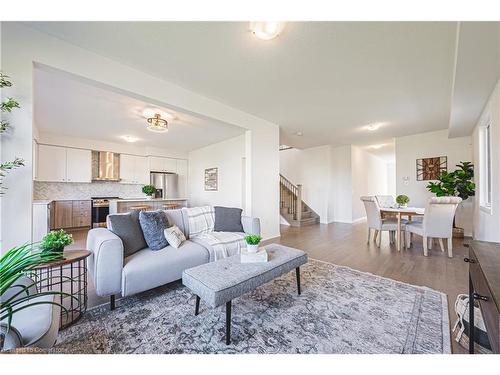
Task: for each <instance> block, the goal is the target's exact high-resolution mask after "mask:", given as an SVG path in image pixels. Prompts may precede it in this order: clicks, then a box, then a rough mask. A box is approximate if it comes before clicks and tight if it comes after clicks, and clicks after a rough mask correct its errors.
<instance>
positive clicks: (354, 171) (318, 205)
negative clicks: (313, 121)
mask: <svg viewBox="0 0 500 375" xmlns="http://www.w3.org/2000/svg"><path fill="white" fill-rule="evenodd" d="M280 173H281V174H282V175H284V176H285V177H286V178H287V179H289V180H290V181H291V182H292V183H294V184H295V185H297V184H302V189H303V200H304V202H306V204H307V205H308V206H310V207H311V208H312V209H313V210H314V211H315V212H316V213H318V214H319V215H320V219H321V223H331V222H334V221H337V222H346V223H351V222H353V221H356V220H360V219H362V218H364V217H365V209H364V206H363V205H362V203H361V200H360V199H359V198H360V197H361V196H363V195H375V194H387V189H388V184H387V180H388V168H387V163H386V161H385V160H383V159H381V158H379V157H377V156H375V155H372V154H370V153H368V152H366V151H365V150H364V149H363V148H362V147H358V146H341V147H332V146H319V147H312V148H307V149H302V150H299V149H289V150H285V151H280Z"/></svg>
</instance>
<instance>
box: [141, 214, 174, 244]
mask: <svg viewBox="0 0 500 375" xmlns="http://www.w3.org/2000/svg"><path fill="white" fill-rule="evenodd" d="M139 222H140V223H141V228H142V233H144V239H145V240H146V243H147V244H148V246H149V248H150V249H151V250H155V251H156V250H161V249H163V248H164V247H167V246H168V241H167V239H166V238H165V235H164V234H163V231H164V230H165V229H166V228H167V227H168V219H167V215H165V212H163V211H162V210H158V211H141V213H140V214H139Z"/></svg>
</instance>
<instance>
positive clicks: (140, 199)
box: [109, 198, 187, 203]
mask: <svg viewBox="0 0 500 375" xmlns="http://www.w3.org/2000/svg"><path fill="white" fill-rule="evenodd" d="M165 201H170V202H172V201H187V198H154V199H147V198H123V199H111V200H110V201H109V202H110V203H111V202H116V203H121V202H124V203H125V202H165Z"/></svg>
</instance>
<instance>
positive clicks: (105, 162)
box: [92, 151, 120, 181]
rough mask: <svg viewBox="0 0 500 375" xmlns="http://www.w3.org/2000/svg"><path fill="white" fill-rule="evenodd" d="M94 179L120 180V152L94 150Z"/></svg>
mask: <svg viewBox="0 0 500 375" xmlns="http://www.w3.org/2000/svg"><path fill="white" fill-rule="evenodd" d="M92 181H120V154H117V153H114V152H108V151H92Z"/></svg>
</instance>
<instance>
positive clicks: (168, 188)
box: [151, 172, 180, 198]
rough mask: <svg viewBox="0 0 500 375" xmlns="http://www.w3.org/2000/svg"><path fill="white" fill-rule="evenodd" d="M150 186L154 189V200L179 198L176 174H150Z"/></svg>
mask: <svg viewBox="0 0 500 375" xmlns="http://www.w3.org/2000/svg"><path fill="white" fill-rule="evenodd" d="M151 185H153V186H154V187H155V188H156V194H155V198H180V197H179V179H178V176H177V174H176V173H162V172H151Z"/></svg>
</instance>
